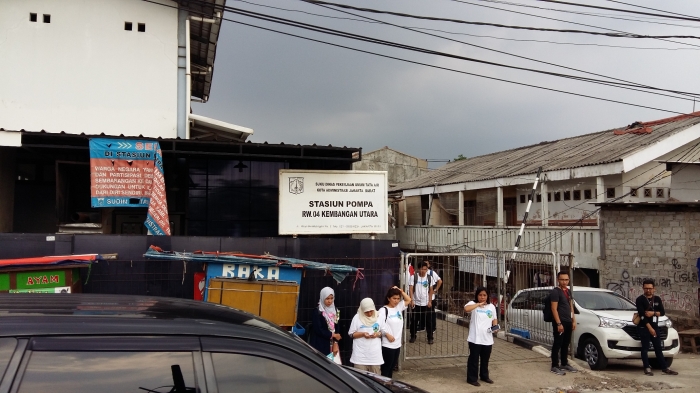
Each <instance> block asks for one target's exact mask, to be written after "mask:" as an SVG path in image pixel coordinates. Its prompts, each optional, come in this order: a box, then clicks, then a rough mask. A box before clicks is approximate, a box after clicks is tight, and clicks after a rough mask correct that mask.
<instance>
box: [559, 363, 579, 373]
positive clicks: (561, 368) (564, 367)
mask: <svg viewBox="0 0 700 393" xmlns="http://www.w3.org/2000/svg"><path fill="white" fill-rule="evenodd" d="M559 369H560V370H562V371H568V372H570V373H577V372H578V370H577V369H575V368H573V367H571V365H570V364H567V365H566V366H561V367H559Z"/></svg>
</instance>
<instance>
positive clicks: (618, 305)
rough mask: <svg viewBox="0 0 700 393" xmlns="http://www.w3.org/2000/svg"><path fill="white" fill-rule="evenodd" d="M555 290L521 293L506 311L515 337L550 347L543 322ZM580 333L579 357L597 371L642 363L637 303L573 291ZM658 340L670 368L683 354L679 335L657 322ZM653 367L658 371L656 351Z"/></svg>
mask: <svg viewBox="0 0 700 393" xmlns="http://www.w3.org/2000/svg"><path fill="white" fill-rule="evenodd" d="M551 291H552V287H540V288H528V289H523V290H520V291H518V292H517V293H516V294H515V296H514V297H513V299H512V301H511V302H510V304H509V305H508V312H507V315H506V318H507V323H508V331H509V333H511V334H516V335H519V336H521V337H523V338H526V339H529V340H531V341H535V342H538V343H541V344H548V345H550V346H551V344H552V341H553V332H552V323H551V322H544V319H543V316H542V310H543V309H544V298H545V297H546V296H547V295H548V294H549V293H550V292H551ZM573 297H574V303H575V306H576V330H575V331H574V333H573V336H572V338H571V341H572V345H573V347H574V348H575V351H576V356H577V357H578V358H581V359H584V360H585V361H586V362H587V363H588V365H589V366H590V367H591V369H593V370H602V369H604V368H605V367H607V365H608V359H641V350H642V343H641V341H640V339H639V332H638V331H637V326H635V325H634V324H633V323H632V314H634V313H635V312H636V311H637V310H636V307H635V305H634V303H633V302H631V301H630V300H629V299H627V298H625V297H623V296H620V295H618V294H617V293H615V292H613V291H609V290H607V289H599V288H590V287H574V290H573ZM659 336H660V337H661V342H662V344H663V354H664V358H665V359H666V365H667V366H669V367H670V366H671V363H673V357H674V356H675V355H676V354H677V353H678V351H679V345H678V344H679V342H680V341H679V339H678V332H677V331H676V329H673V327H672V323H671V320H670V319H668V318H667V317H665V316H664V317H660V318H659ZM649 362H650V365H651V366H652V367H653V368H659V364H658V362H657V361H656V355H655V354H654V350H653V348H650V349H649Z"/></svg>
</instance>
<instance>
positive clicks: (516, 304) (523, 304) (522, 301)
mask: <svg viewBox="0 0 700 393" xmlns="http://www.w3.org/2000/svg"><path fill="white" fill-rule="evenodd" d="M528 294H529V292H523V293H521V294H520V295H518V297H516V298H515V299H513V301H512V302H511V303H510V306H511V307H512V308H514V309H516V310H522V309H527V308H528V307H527V306H528V303H527V298H528Z"/></svg>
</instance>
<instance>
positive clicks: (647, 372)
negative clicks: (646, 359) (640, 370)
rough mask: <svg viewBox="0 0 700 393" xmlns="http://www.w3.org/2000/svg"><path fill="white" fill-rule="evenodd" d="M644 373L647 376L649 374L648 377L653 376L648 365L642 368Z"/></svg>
mask: <svg viewBox="0 0 700 393" xmlns="http://www.w3.org/2000/svg"><path fill="white" fill-rule="evenodd" d="M644 375H648V376H650V377H653V376H654V373H653V372H651V369H650V368H649V367H647V368H645V369H644Z"/></svg>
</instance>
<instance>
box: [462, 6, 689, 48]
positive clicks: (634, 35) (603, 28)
mask: <svg viewBox="0 0 700 393" xmlns="http://www.w3.org/2000/svg"><path fill="white" fill-rule="evenodd" d="M452 1H455V2H458V3H464V4H469V5H474V6H477V7H485V8H491V9H494V10H499V11H505V12H510V13H514V14H519V15H527V16H531V17H534V18H540V19H547V20H553V21H557V22H564V23H569V24H574V25H579V26H586V27H593V28H596V29H601V30H608V31H614V32H617V33H622V35H621V36H622V37H629V35H632V36H633V37H629V38H653V39H658V40H661V41H666V42H673V43H676V44H681V45H688V46H695V47H700V46H698V45H694V44H688V43H685V42H678V41H671V40H668V39H665V38H684V37H664V36H644V35H638V34H634V33H629V32H626V31H622V30H615V29H608V28H605V27H600V26H593V25H589V24H585V23H578V22H571V21H568V20H563V19H557V18H550V17H548V16H542V15H535V14H528V13H527V12H520V11H514V10H509V9H505V8H498V7H492V6H487V5H483V4H475V3H470V2H467V1H464V0H452ZM575 31H576V32H577V31H578V30H575ZM589 33H590V34H603V35H605V34H604V33H594V32H589ZM610 37H615V35H610Z"/></svg>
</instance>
